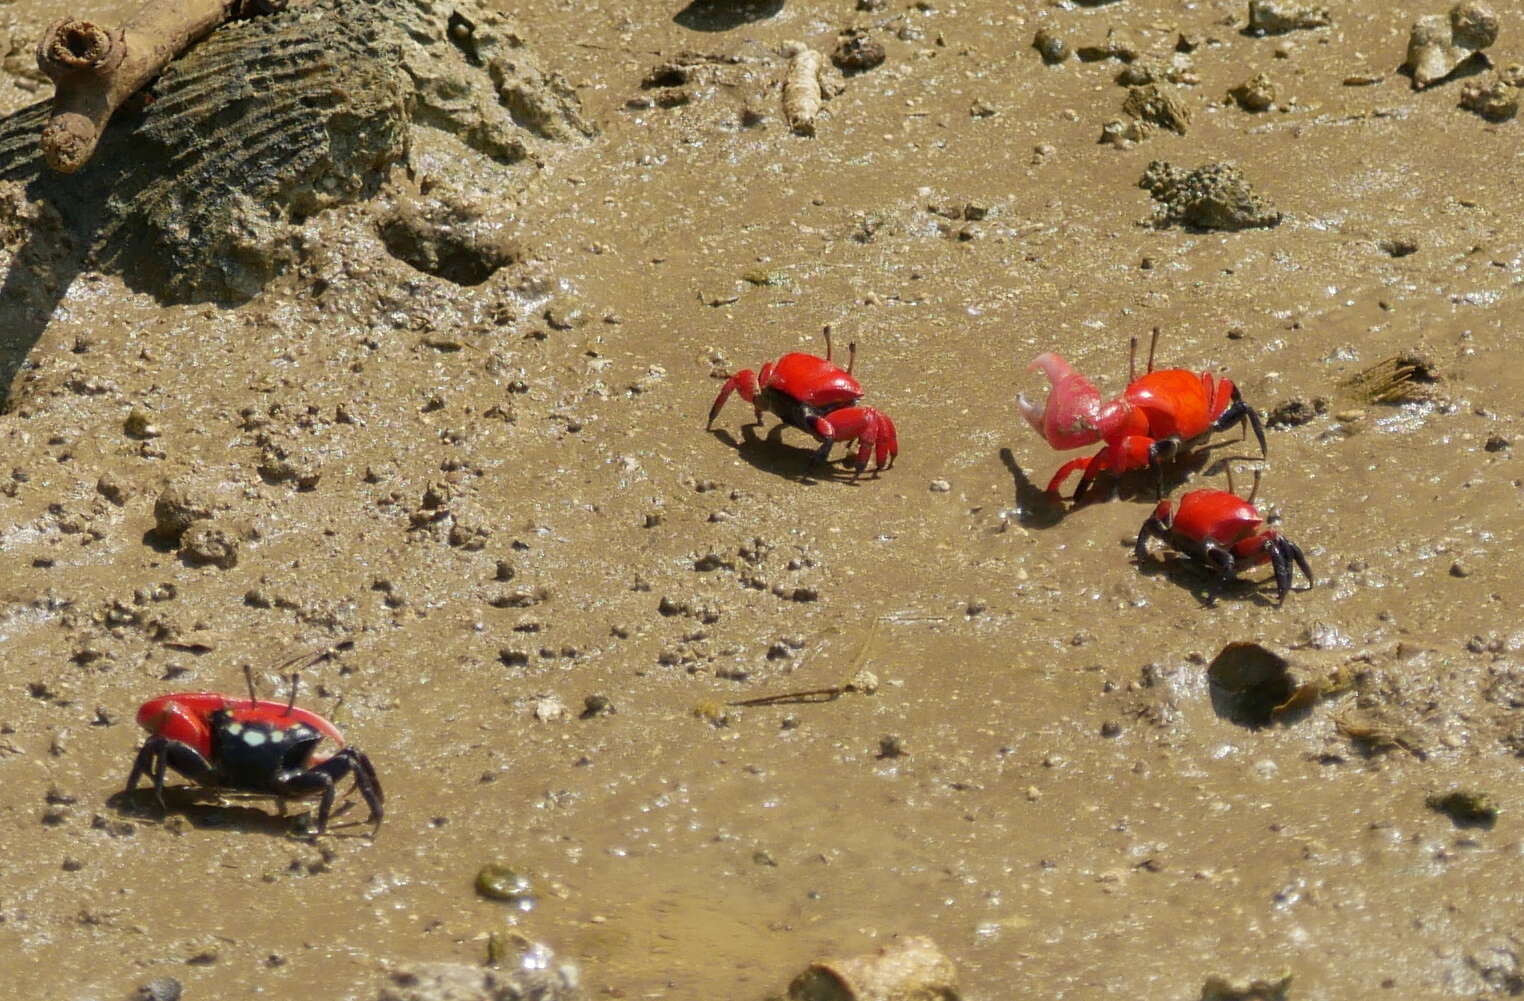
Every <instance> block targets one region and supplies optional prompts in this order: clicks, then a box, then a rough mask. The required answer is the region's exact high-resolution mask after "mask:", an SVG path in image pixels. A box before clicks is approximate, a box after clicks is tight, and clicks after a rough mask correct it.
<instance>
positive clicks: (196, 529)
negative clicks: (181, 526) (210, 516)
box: [180, 520, 239, 570]
mask: <svg viewBox="0 0 1524 1001" xmlns="http://www.w3.org/2000/svg"><path fill="white" fill-rule="evenodd" d="M238 548H239V539H238V532H237V531H236V530H235V529H233V528H231V527H229V526H227V525H223V524H221V523H220V522H218V521H215V520H213V521H198V522H195V523H194V524H192V525H191V526H190V527H188V528H187V529H186V530H185V531H184V532H183V533H181V535H180V557H181V558H182V559H184V560H185V561H186V562H187V563H189V564H191V565H193V566H205V565H210V566H214V567H217V568H219V569H221V570H231V569H232V568H233V567H235V566H237V565H238Z"/></svg>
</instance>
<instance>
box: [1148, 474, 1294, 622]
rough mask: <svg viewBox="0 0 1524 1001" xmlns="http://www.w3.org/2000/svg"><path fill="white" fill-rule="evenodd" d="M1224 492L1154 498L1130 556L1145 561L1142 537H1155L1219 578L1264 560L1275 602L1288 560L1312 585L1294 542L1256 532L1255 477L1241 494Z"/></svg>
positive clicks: (1287, 576) (1287, 575)
mask: <svg viewBox="0 0 1524 1001" xmlns="http://www.w3.org/2000/svg"><path fill="white" fill-rule="evenodd" d="M1232 487H1233V482H1232V479H1231V477H1230V478H1229V480H1228V489H1227V490H1192V491H1190V492H1188V493H1186V494H1185V495H1183V496H1182V497H1181V498H1180V503H1179V504H1178V505H1174V506H1172V505H1171V504H1170V502H1169V501H1167V500H1166V501H1160V502H1159V506H1158V507H1156V508H1154V513H1153V515H1152V516H1151V517H1150V518H1149V519H1148V520H1147V521H1145V522H1144V523H1143V527H1142V528H1141V529H1139V530H1138V544H1137V546H1136V547H1135V548H1134V550H1133V552H1134V555H1135V556H1136V557H1137V559H1138V563H1139V564H1142V563H1145V562H1147V561H1148V540H1149V539H1152V538H1156V537H1157V538H1160V539H1163V540H1164V541H1165V542H1167V543H1169V544H1170V545H1171V546H1173V547H1174V548H1176V549H1178V550H1180V551H1181V552H1182V553H1185V554H1186V555H1187V556H1189V557H1190V558H1191V559H1193V560H1195V561H1196V562H1198V563H1200V564H1202V565H1203V566H1205V567H1206V568H1208V569H1210V570H1216V571H1217V572H1218V574H1219V575H1220V576H1221V578H1222V579H1223V580H1228V579H1230V578H1232V577H1234V576H1236V575H1237V574H1238V573H1239V572H1240V571H1243V570H1247V569H1249V568H1250V567H1256V566H1259V565H1261V564H1263V563H1269V564H1270V565H1271V566H1273V567H1274V568H1275V587H1276V591H1277V600H1278V601H1285V600H1286V592H1288V591H1290V590H1291V563H1292V561H1293V560H1294V561H1295V562H1296V565H1297V566H1298V567H1300V568H1301V570H1302V576H1304V577H1306V578H1307V586H1308V587H1312V586H1313V579H1312V568H1311V567H1309V566H1308V565H1307V557H1305V556H1303V555H1302V550H1301V549H1300V548H1299V547H1298V546H1297V544H1296V543H1294V542H1292V541H1291V540H1290V539H1288V538H1286V537H1285V536H1283V535H1281V533H1279V532H1277V531H1276V530H1275V529H1273V528H1267V529H1265V530H1263V531H1260V530H1259V528H1260V525H1262V524H1263V523H1264V520H1265V519H1264V518H1263V517H1262V516H1261V515H1260V513H1259V512H1258V511H1256V510H1255V509H1254V495H1255V494H1256V493H1258V492H1259V476H1258V474H1256V475H1255V477H1254V489H1253V490H1251V491H1249V496H1248V497H1247V498H1243V497H1239V496H1238V495H1237V494H1235V493H1233V492H1232Z"/></svg>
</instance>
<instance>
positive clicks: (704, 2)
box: [672, 0, 783, 31]
mask: <svg viewBox="0 0 1524 1001" xmlns="http://www.w3.org/2000/svg"><path fill="white" fill-rule="evenodd" d="M782 9H783V0H691V2H690V3H689V4H688V5H687V6H685V7H684V8H683V9H682V10H680V11H678V12H677V13H676V14H675V15H673V17H672V21H673V23H675V24H677V25H678V26H680V27H683V28H687V29H688V30H689V31H731V30H732V29H735V28H739V27H741V26H743V25H747V24H753V23H755V22H757V21H765V20H767V19H768V18H770V17H773V16H775V15H776V14H777V13H778V12H779V11H781V10H782Z"/></svg>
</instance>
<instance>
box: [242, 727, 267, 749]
mask: <svg viewBox="0 0 1524 1001" xmlns="http://www.w3.org/2000/svg"><path fill="white" fill-rule="evenodd" d="M265 736H266V735H265V732H264V731H263V730H245V731H244V733H243V742H244V743H245V744H248V745H249V746H250V747H258V746H259V745H260V744H263V743H264V742H265Z"/></svg>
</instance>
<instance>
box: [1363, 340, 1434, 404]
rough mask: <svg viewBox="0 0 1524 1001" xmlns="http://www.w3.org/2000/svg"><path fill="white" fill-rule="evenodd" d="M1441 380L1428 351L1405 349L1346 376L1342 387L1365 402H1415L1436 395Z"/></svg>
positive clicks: (1429, 398) (1432, 397)
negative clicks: (1436, 387) (1427, 353)
mask: <svg viewBox="0 0 1524 1001" xmlns="http://www.w3.org/2000/svg"><path fill="white" fill-rule="evenodd" d="M1440 381H1441V376H1440V374H1439V368H1438V367H1437V366H1436V365H1435V364H1434V362H1433V360H1432V359H1430V358H1429V356H1428V355H1426V354H1423V353H1421V352H1418V351H1405V352H1403V353H1402V354H1399V355H1393V356H1392V357H1390V358H1383V359H1382V360H1381V361H1378V362H1377V363H1376V364H1374V365H1372V366H1370V367H1369V368H1365V369H1362V370H1361V371H1359V372H1356V373H1355V374H1354V375H1351V376H1348V377H1346V378H1345V379H1343V380H1341V381H1340V382H1339V388H1340V389H1342V390H1344V391H1345V392H1346V393H1349V394H1350V395H1351V396H1353V397H1354V398H1355V399H1357V400H1360V401H1361V402H1363V403H1394V404H1395V403H1416V402H1421V401H1425V400H1432V399H1435V398H1436V396H1437V391H1436V389H1435V388H1434V387H1435V386H1436V385H1437V384H1438V383H1439V382H1440Z"/></svg>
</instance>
